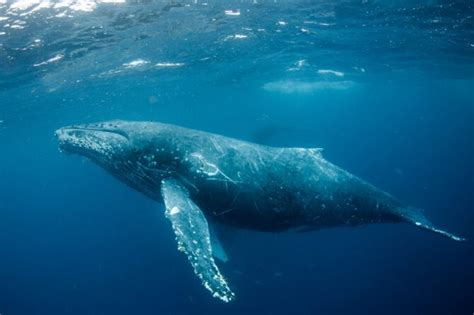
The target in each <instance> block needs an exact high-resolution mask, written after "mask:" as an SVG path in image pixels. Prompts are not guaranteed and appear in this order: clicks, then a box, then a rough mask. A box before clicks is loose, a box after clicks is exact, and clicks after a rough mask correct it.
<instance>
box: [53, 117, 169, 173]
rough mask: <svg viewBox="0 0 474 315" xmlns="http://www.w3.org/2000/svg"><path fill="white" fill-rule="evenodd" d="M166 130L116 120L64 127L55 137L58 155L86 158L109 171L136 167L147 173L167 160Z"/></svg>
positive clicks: (158, 124)
mask: <svg viewBox="0 0 474 315" xmlns="http://www.w3.org/2000/svg"><path fill="white" fill-rule="evenodd" d="M166 130H167V127H166V125H164V124H160V123H152V122H134V121H121V120H115V121H107V122H100V123H94V124H81V125H72V126H66V127H63V128H60V129H58V130H56V132H55V134H56V137H57V138H58V140H59V148H60V150H61V151H63V152H65V153H74V154H78V155H81V156H85V157H87V158H89V159H91V160H92V161H94V162H96V163H97V164H100V165H101V166H103V167H106V168H108V169H110V168H124V167H125V168H128V169H129V168H130V167H134V165H136V164H140V165H142V166H145V167H146V168H147V169H150V167H152V168H159V167H160V165H159V164H163V163H167V162H168V160H169V159H170V157H168V156H167V155H168V154H169V151H170V150H167V149H168V148H169V143H170V135H169V132H167V131H166ZM124 164H126V165H124Z"/></svg>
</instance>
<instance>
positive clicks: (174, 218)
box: [161, 179, 234, 302]
mask: <svg viewBox="0 0 474 315" xmlns="http://www.w3.org/2000/svg"><path fill="white" fill-rule="evenodd" d="M161 195H162V196H163V200H164V203H165V207H166V211H165V216H166V218H167V219H168V220H170V221H171V224H172V226H173V230H174V233H175V235H176V241H177V242H178V250H180V251H182V252H184V253H185V254H186V255H187V256H188V260H189V262H190V263H191V265H192V267H193V269H194V273H195V274H196V275H197V276H198V277H199V278H200V279H201V281H202V284H203V285H204V287H205V288H206V289H208V290H209V291H210V292H211V293H212V296H213V297H217V298H219V299H221V300H222V301H224V302H229V301H231V300H232V299H233V298H234V293H233V292H232V291H231V290H230V288H229V286H228V284H227V282H226V280H225V279H224V277H223V276H222V275H221V273H220V271H219V269H218V268H217V265H216V263H215V261H214V258H213V248H212V246H211V236H210V233H209V227H208V224H207V220H206V217H205V216H204V214H203V213H202V211H201V209H199V207H198V206H197V205H196V204H195V203H194V202H193V201H192V200H191V199H190V198H189V193H188V191H187V189H186V188H185V187H184V186H183V185H182V184H181V183H180V182H179V181H177V180H174V179H165V180H163V181H162V184H161Z"/></svg>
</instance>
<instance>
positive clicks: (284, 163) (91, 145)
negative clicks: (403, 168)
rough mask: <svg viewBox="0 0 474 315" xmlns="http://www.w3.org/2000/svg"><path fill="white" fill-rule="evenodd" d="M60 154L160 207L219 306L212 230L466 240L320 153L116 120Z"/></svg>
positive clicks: (86, 128) (64, 144)
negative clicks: (377, 232)
mask: <svg viewBox="0 0 474 315" xmlns="http://www.w3.org/2000/svg"><path fill="white" fill-rule="evenodd" d="M56 135H57V137H58V139H59V144H60V148H61V149H62V150H64V151H68V152H71V153H77V154H79V155H83V156H85V157H88V158H89V159H91V160H92V161H94V162H95V163H97V164H99V165H100V166H102V167H103V168H105V169H106V170H107V171H109V172H110V173H111V174H113V175H114V176H115V177H117V178H118V179H120V180H122V181H123V182H125V183H126V184H128V185H129V186H131V187H133V188H135V189H136V190H138V191H140V192H142V193H143V194H145V195H146V196H148V197H150V198H152V199H154V200H156V201H159V202H164V204H165V207H166V211H165V216H166V218H168V219H169V220H170V221H171V224H172V227H173V230H174V232H175V235H176V240H177V242H178V249H179V250H180V251H183V252H184V253H185V254H186V255H187V256H188V259H189V262H190V263H191V265H192V267H193V269H194V272H195V273H196V275H197V276H198V277H199V278H200V279H201V281H202V283H203V285H204V286H205V287H206V288H207V289H208V290H209V291H210V292H211V293H212V295H213V296H214V297H217V298H220V299H221V300H223V301H225V302H228V301H230V300H232V299H233V298H234V293H233V292H232V291H231V289H230V288H229V286H228V284H227V282H226V280H225V279H224V277H223V276H222V275H221V273H220V271H219V269H218V267H217V265H216V263H215V261H214V258H213V256H215V257H217V258H220V259H221V260H223V261H225V260H226V254H225V252H224V250H223V248H222V246H221V244H220V242H219V240H218V239H217V237H216V234H215V232H214V229H213V228H212V226H213V225H215V224H221V225H228V226H234V227H238V228H244V229H253V230H259V231H287V230H300V231H311V230H317V229H321V228H328V227H338V226H356V225H362V224H368V223H396V222H406V223H410V224H413V225H415V226H418V227H420V228H422V229H425V230H428V231H431V232H435V233H438V234H441V235H443V236H446V237H448V238H450V239H452V240H456V241H461V240H463V239H462V238H460V237H457V236H454V235H452V234H450V233H448V232H445V231H443V230H440V229H437V228H435V227H434V226H433V225H432V224H431V223H430V222H429V221H428V220H427V219H426V218H425V217H424V216H423V214H422V213H421V212H420V211H419V210H417V209H414V208H409V207H405V206H403V205H402V204H401V203H400V202H399V201H398V200H397V199H395V198H394V197H392V196H391V195H389V194H388V193H385V192H383V191H381V190H379V189H377V188H376V187H374V186H372V185H370V184H368V183H366V182H365V181H363V180H361V179H359V178H358V177H356V176H354V175H352V174H350V173H348V172H347V171H345V170H343V169H341V168H339V167H337V166H335V165H333V164H331V163H330V162H328V161H326V160H325V159H324V158H323V157H322V155H321V150H320V149H304V148H277V147H268V146H263V145H258V144H253V143H250V142H245V141H240V140H236V139H232V138H228V137H224V136H220V135H216V134H212V133H207V132H202V131H197V130H192V129H186V128H182V127H178V126H173V125H168V124H162V123H155V122H127V121H110V122H103V123H97V124H87V125H76V126H69V127H64V128H61V129H59V130H57V131H56Z"/></svg>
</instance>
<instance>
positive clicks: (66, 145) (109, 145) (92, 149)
mask: <svg viewBox="0 0 474 315" xmlns="http://www.w3.org/2000/svg"><path fill="white" fill-rule="evenodd" d="M55 135H56V137H57V139H58V141H59V149H60V150H61V152H64V153H77V154H80V155H84V156H86V157H91V158H93V157H97V156H100V155H102V156H107V157H110V156H111V154H112V153H113V151H114V150H117V149H120V147H123V146H124V145H127V144H128V143H129V136H128V134H127V133H126V132H125V131H123V130H121V129H118V128H114V127H113V126H110V125H107V126H104V125H77V126H75V125H73V126H67V127H63V128H60V129H58V130H56V131H55Z"/></svg>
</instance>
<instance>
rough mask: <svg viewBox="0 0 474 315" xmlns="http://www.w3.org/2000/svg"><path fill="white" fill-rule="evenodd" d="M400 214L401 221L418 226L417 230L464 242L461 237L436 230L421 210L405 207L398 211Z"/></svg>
mask: <svg viewBox="0 0 474 315" xmlns="http://www.w3.org/2000/svg"><path fill="white" fill-rule="evenodd" d="M400 212H401V216H402V218H403V219H405V220H406V221H407V222H408V223H411V224H414V225H416V226H418V227H419V228H422V229H425V230H427V231H430V232H433V233H437V234H440V235H442V236H444V237H447V238H449V239H452V240H454V241H458V242H462V241H465V240H466V239H465V238H463V237H459V236H456V235H454V234H451V233H449V232H446V231H444V230H441V229H438V228H436V227H435V226H434V225H433V223H431V221H430V220H428V219H427V218H426V217H425V215H424V214H423V210H421V209H418V208H413V207H407V208H402V209H400Z"/></svg>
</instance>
